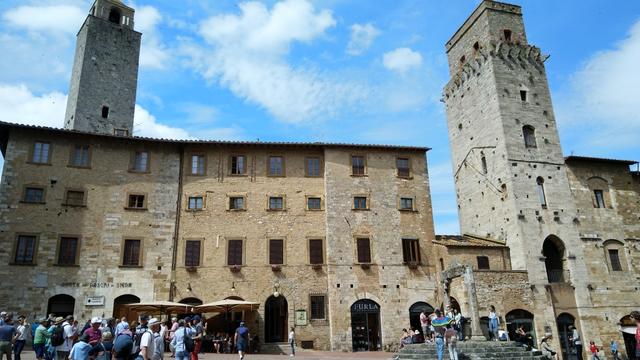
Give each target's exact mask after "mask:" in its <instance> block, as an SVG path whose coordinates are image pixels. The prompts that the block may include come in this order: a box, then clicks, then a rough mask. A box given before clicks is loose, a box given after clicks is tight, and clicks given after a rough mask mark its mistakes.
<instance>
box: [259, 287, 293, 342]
mask: <svg viewBox="0 0 640 360" xmlns="http://www.w3.org/2000/svg"><path fill="white" fill-rule="evenodd" d="M288 315H289V305H288V303H287V299H286V298H285V297H284V296H282V295H280V296H278V297H275V296H273V295H271V296H269V298H268V299H267V302H266V303H265V304H264V341H265V342H268V343H274V342H285V341H286V340H287V330H288V329H287V325H288Z"/></svg>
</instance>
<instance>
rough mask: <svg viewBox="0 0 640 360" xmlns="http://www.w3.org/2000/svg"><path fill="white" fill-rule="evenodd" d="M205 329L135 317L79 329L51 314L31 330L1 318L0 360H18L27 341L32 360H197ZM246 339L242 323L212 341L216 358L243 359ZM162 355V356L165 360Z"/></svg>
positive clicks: (190, 320)
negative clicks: (224, 353)
mask: <svg viewBox="0 0 640 360" xmlns="http://www.w3.org/2000/svg"><path fill="white" fill-rule="evenodd" d="M205 334H206V325H205V324H204V321H203V319H202V318H201V317H200V316H199V315H195V316H193V317H186V318H184V319H177V318H172V319H171V320H170V321H166V322H162V321H160V320H159V319H158V318H155V317H154V318H150V317H149V315H146V314H143V315H140V317H139V318H138V321H132V322H131V323H129V321H128V320H127V318H126V317H123V318H121V319H114V318H110V319H102V318H100V317H94V318H92V319H90V320H87V321H86V323H84V324H82V325H81V324H79V323H78V321H77V320H76V319H74V317H73V316H72V315H68V316H66V317H59V316H55V315H53V314H50V315H49V316H48V317H46V318H42V319H34V321H33V323H32V324H29V323H28V322H27V319H26V318H25V317H24V316H22V315H20V316H18V317H17V318H16V320H15V321H14V318H13V314H11V313H6V312H2V313H1V314H0V360H2V358H3V357H4V356H6V358H7V360H20V359H21V354H22V352H23V349H24V347H25V344H26V343H27V341H28V340H30V342H31V344H32V347H33V351H34V352H35V356H36V358H37V360H163V359H164V358H165V357H167V358H169V357H170V358H175V360H198V354H199V353H200V352H201V350H202V343H203V339H204V338H205ZM249 338H250V333H249V329H248V328H247V327H246V326H245V324H244V322H240V326H239V327H238V328H237V329H236V331H235V334H233V336H223V335H222V334H221V333H217V334H216V335H215V336H213V337H212V340H213V345H214V349H215V350H216V352H222V351H223V350H224V349H228V351H231V350H233V349H235V350H236V351H237V352H238V356H239V357H240V359H241V360H242V359H244V356H245V354H246V352H247V349H248V346H249ZM165 353H166V355H165Z"/></svg>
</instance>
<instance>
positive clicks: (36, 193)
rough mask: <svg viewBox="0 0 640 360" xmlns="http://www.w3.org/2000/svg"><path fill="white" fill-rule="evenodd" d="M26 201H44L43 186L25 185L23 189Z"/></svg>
mask: <svg viewBox="0 0 640 360" xmlns="http://www.w3.org/2000/svg"><path fill="white" fill-rule="evenodd" d="M22 201H24V202H26V203H37V204H41V203H44V188H41V187H27V188H25V189H24V199H23V200H22Z"/></svg>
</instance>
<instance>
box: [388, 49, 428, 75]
mask: <svg viewBox="0 0 640 360" xmlns="http://www.w3.org/2000/svg"><path fill="white" fill-rule="evenodd" d="M382 63H383V64H384V67H386V68H387V69H389V70H391V71H396V72H399V73H404V72H406V71H407V70H409V69H411V68H415V67H419V66H420V65H422V55H420V53H418V52H416V51H413V50H411V49H409V48H406V47H404V48H397V49H395V50H393V51H389V52H387V53H385V54H384V55H383V57H382Z"/></svg>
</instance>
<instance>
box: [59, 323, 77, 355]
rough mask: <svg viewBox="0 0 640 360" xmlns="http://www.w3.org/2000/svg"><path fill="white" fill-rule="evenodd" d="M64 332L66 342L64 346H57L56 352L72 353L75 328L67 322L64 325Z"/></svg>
mask: <svg viewBox="0 0 640 360" xmlns="http://www.w3.org/2000/svg"><path fill="white" fill-rule="evenodd" d="M62 331H63V334H62V336H63V337H64V342H63V343H62V345H60V346H57V347H56V350H57V351H71V348H73V337H74V335H75V331H73V326H71V325H69V323H68V322H66V321H65V322H63V323H62Z"/></svg>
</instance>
